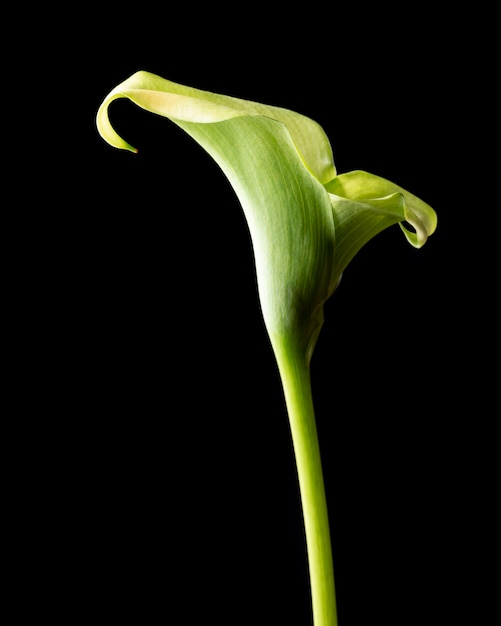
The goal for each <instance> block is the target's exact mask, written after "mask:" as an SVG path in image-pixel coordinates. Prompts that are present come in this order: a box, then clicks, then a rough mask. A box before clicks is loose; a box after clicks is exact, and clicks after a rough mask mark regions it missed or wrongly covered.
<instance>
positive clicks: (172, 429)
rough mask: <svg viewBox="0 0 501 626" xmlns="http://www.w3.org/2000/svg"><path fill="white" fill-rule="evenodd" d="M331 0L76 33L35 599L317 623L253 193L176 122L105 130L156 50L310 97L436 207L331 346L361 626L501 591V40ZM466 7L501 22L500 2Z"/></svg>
mask: <svg viewBox="0 0 501 626" xmlns="http://www.w3.org/2000/svg"><path fill="white" fill-rule="evenodd" d="M328 6H329V8H328V9H317V10H313V7H307V8H308V12H306V11H305V10H303V9H301V10H298V12H297V14H294V13H293V12H292V13H289V12H290V11H292V9H288V10H287V11H285V10H276V11H271V9H270V7H262V8H260V7H257V6H247V5H246V6H243V7H241V8H237V7H233V9H231V10H226V9H224V7H213V6H209V7H206V8H203V9H200V8H198V7H194V6H190V7H186V8H185V9H175V10H173V9H171V8H168V7H162V8H149V7H147V6H144V7H139V8H138V7H137V6H131V9H130V11H128V10H126V9H124V8H123V7H117V8H116V9H115V10H114V9H113V8H111V7H110V8H109V9H108V10H106V11H96V12H95V15H94V16H93V17H92V19H89V17H88V16H87V15H85V16H80V15H79V14H75V15H74V16H73V17H72V18H71V22H72V23H74V24H77V23H79V20H80V18H81V19H82V21H81V28H80V29H79V30H78V35H74V34H73V29H66V30H64V29H63V33H59V36H58V39H57V40H55V41H52V43H51V44H50V45H49V48H50V52H51V61H52V62H53V67H57V68H58V71H57V72H55V71H54V72H49V71H47V72H44V73H43V76H42V79H41V82H42V83H43V86H44V88H45V89H44V93H45V94H46V93H50V94H51V96H50V97H48V98H46V100H47V101H48V105H47V108H48V110H49V111H48V114H47V116H46V117H44V120H46V123H44V124H42V129H43V132H44V133H47V136H48V137H50V142H49V143H50V150H48V151H44V150H38V153H37V159H36V167H34V168H33V169H34V170H37V171H38V169H39V167H40V165H42V169H43V164H44V161H45V159H47V162H46V163H45V165H46V166H47V165H50V174H47V175H45V176H44V177H43V182H39V183H37V189H36V193H37V198H38V199H40V198H42V202H41V204H36V205H31V207H32V208H31V209H26V210H25V212H23V229H22V231H21V230H20V231H18V233H19V236H18V237H17V238H16V241H17V243H18V244H19V247H18V251H17V254H18V258H19V259H20V260H21V261H22V263H20V266H21V267H22V268H23V281H22V286H19V284H18V286H17V289H18V295H19V300H18V301H17V302H22V303H23V304H21V305H19V310H18V312H19V316H18V319H17V320H16V321H17V323H19V322H20V323H21V327H22V330H21V331H18V332H17V333H15V336H16V337H17V342H18V344H19V345H20V348H19V349H18V350H17V353H16V361H15V364H14V367H13V368H12V369H13V372H14V374H16V373H17V374H19V373H22V376H23V377H26V378H25V380H29V384H27V385H23V386H22V389H21V390H20V391H19V393H18V394H17V408H16V414H17V413H18V414H19V415H25V414H26V413H25V412H26V411H27V412H28V414H30V415H33V409H32V408H31V407H35V411H34V413H35V415H36V416H37V419H36V420H35V422H34V423H33V422H32V421H31V418H27V419H26V418H24V419H21V420H20V421H21V423H22V424H23V426H22V427H21V431H22V438H21V441H22V444H21V446H20V448H21V452H22V454H21V455H20V458H21V459H27V460H29V461H28V462H27V463H24V462H23V461H18V463H19V468H20V470H22V471H20V474H22V475H23V476H24V477H25V484H24V487H23V490H22V494H23V495H22V496H19V497H20V500H21V501H22V503H23V506H26V505H27V509H28V511H29V513H28V514H27V516H21V517H22V518H23V523H22V525H21V527H22V528H23V530H24V532H25V543H24V546H29V548H28V549H27V554H26V556H25V559H26V562H27V563H28V564H29V566H27V568H26V570H25V571H24V572H23V575H26V571H27V572H28V574H27V578H28V579H30V580H31V582H34V586H35V588H36V587H37V581H39V583H38V584H40V585H42V584H43V583H48V584H47V586H48V588H49V589H50V591H44V592H43V593H40V595H39V596H38V597H37V600H36V605H37V608H38V611H39V612H40V613H41V614H44V615H51V616H52V617H53V619H54V620H57V619H62V620H63V621H64V622H65V623H67V624H73V623H77V622H81V621H83V622H90V621H95V619H97V618H98V617H99V619H101V620H104V621H117V622H118V621H123V620H124V619H127V620H129V621H130V622H131V623H135V624H141V625H143V624H163V623H168V624H170V623H183V624H195V623H208V622H211V623H212V622H214V623H217V624H221V625H223V624H232V625H233V624H237V623H256V624H257V623H259V624H263V625H265V624H266V625H268V624H274V625H275V624H280V625H281V624H284V625H285V624H287V625H288V626H296V624H297V625H299V624H301V625H305V624H309V623H311V621H310V620H311V617H310V601H309V596H308V593H309V592H308V579H307V562H306V557H305V548H304V540H303V534H302V533H303V530H302V519H301V508H300V501H299V494H298V489H297V483H296V474H295V468H294V457H293V454H292V448H291V442H290V435H289V430H288V423H287V415H286V412H285V408H284V403H283V398H282V392H281V388H280V381H279V377H278V374H277V370H276V367H275V362H274V358H273V354H272V351H271V348H270V346H269V343H268V339H267V337H266V333H265V330H264V326H263V324H262V320H261V316H260V311H259V302H258V299H257V293H256V286H255V278H254V267H253V259H252V248H251V245H250V240H249V236H248V232H247V227H246V224H245V221H244V218H243V214H242V212H241V209H240V207H239V205H238V201H237V199H236V197H235V195H234V192H233V190H232V189H231V187H230V186H229V184H228V182H227V181H226V179H225V178H224V176H223V174H222V173H221V172H220V170H219V169H218V168H217V166H216V165H215V164H214V162H213V161H212V160H211V159H210V158H209V157H208V156H207V155H206V154H205V153H204V152H203V151H202V149H201V148H199V147H198V146H197V145H196V144H195V143H194V142H193V141H192V140H191V139H190V138H189V137H187V136H186V135H184V134H183V133H182V132H181V131H180V130H179V129H178V128H176V127H175V126H173V125H172V124H171V123H170V122H168V121H167V120H165V119H162V118H159V117H156V116H154V115H151V114H148V113H146V112H144V111H141V110H139V109H137V108H136V107H134V106H133V105H131V104H130V103H128V102H126V101H120V102H117V103H115V104H114V105H113V106H112V110H111V116H112V120H113V122H114V124H115V128H116V129H117V131H118V132H119V134H121V135H122V136H123V137H124V138H125V139H126V140H127V141H129V142H130V143H132V144H133V145H135V146H136V147H137V148H138V149H139V152H138V154H135V155H134V154H131V153H126V152H122V151H118V150H115V149H113V148H111V147H110V146H108V145H107V144H106V143H105V142H104V141H103V140H102V139H101V138H100V137H99V135H98V134H97V131H96V127H95V114H96V111H97V108H98V106H99V104H100V103H101V101H102V100H103V99H104V97H105V96H106V95H107V93H108V92H109V91H110V90H111V89H112V88H113V87H114V86H115V85H116V84H118V83H119V82H121V81H122V80H124V79H125V78H127V77H128V76H129V75H130V74H132V73H133V72H135V71H137V70H139V69H144V70H148V71H151V72H154V73H157V74H159V75H161V76H164V77H165V78H168V79H170V80H173V81H176V82H180V83H183V84H187V85H190V86H194V87H198V88H201V89H207V90H209V91H214V92H219V93H225V94H228V95H235V96H238V97H242V98H247V99H252V100H257V101H261V102H265V103H268V104H275V105H279V106H284V107H286V108H290V109H294V110H296V111H299V112H301V113H304V114H305V115H308V116H309V117H312V118H313V119H315V120H316V121H318V122H319V123H320V124H321V125H322V126H323V128H324V129H325V131H326V133H327V135H328V136H329V138H330V139H331V143H332V146H333V150H334V157H335V162H336V166H337V169H338V171H339V172H345V171H350V170H352V169H365V170H367V171H369V172H372V173H374V174H378V175H381V176H384V177H386V178H389V179H390V180H392V181H394V182H396V183H397V184H400V185H401V186H403V187H405V188H406V189H408V190H409V191H411V192H413V193H415V194H416V195H418V196H419V197H421V198H422V199H423V200H425V201H427V202H428V203H429V204H431V205H432V206H433V207H434V208H435V210H436V211H437V214H438V223H439V225H438V229H437V232H436V233H435V234H434V235H433V236H432V237H431V238H430V240H429V241H428V243H427V244H426V246H425V247H424V248H423V249H421V250H415V249H413V248H411V247H410V246H409V245H408V244H407V243H406V242H405V240H404V237H403V235H402V234H401V232H400V230H399V229H398V228H397V227H395V228H391V229H389V230H387V231H385V232H384V233H382V234H381V235H379V236H378V237H376V238H375V239H374V240H373V241H371V242H370V243H369V244H368V245H367V246H366V247H365V248H364V249H363V250H362V251H361V252H360V253H359V254H358V256H357V257H356V258H355V259H354V261H353V262H352V264H351V265H350V266H349V268H348V269H347V271H346V272H345V275H344V277H343V280H342V282H341V285H340V287H339V289H338V290H337V292H336V293H335V294H334V296H333V297H332V299H331V300H330V301H329V302H328V303H327V305H326V310H325V314H326V321H325V326H324V329H323V330H322V333H321V336H320V339H319V343H318V346H317V348H316V351H315V354H314V357H313V361H312V381H313V390H314V400H315V406H316V413H317V424H318V430H319V438H320V445H321V450H322V458H323V464H324V471H325V482H326V490H327V499H328V503H329V513H330V517H331V530H332V541H333V549H334V563H335V574H336V584H337V596H338V609H339V623H340V626H359V625H362V624H368V623H374V622H377V623H381V624H383V623H384V624H385V625H388V626H389V625H397V624H398V625H401V624H418V623H420V624H421V623H427V624H430V623H431V624H449V623H453V620H452V616H453V615H454V616H457V615H466V614H468V613H469V611H470V610H471V611H472V613H473V614H475V615H478V613H477V611H480V607H481V606H482V602H480V600H481V599H482V598H483V597H484V595H485V597H487V598H488V596H489V594H490V590H489V583H488V581H487V580H485V579H484V576H483V573H482V572H483V570H484V567H485V561H484V559H485V557H486V555H487V560H488V559H489V556H488V555H489V554H490V545H487V541H486V539H485V538H486V537H489V536H490V535H489V530H490V528H491V524H492V515H493V505H492V504H491V502H492V495H491V493H492V489H493V488H494V487H493V485H494V484H495V481H493V475H495V469H496V468H497V459H496V455H495V454H494V452H495V448H496V446H495V444H494V443H493V442H494V430H493V423H494V419H495V417H496V411H497V405H496V404H495V403H494V397H495V396H494V393H493V391H495V380H496V378H495V374H496V368H497V364H495V365H492V360H491V358H492V357H491V356H489V355H490V354H494V355H495V347H496V345H497V341H498V339H497V338H498V333H497V326H495V325H494V315H493V306H494V295H495V292H496V291H497V290H496V287H497V281H495V279H494V278H492V273H490V271H489V270H490V269H491V268H492V267H493V261H492V260H491V258H490V256H489V252H490V251H492V248H489V245H488V243H486V244H485V245H480V243H479V242H480V240H482V241H485V239H486V235H487V234H488V232H487V233H486V230H487V231H488V229H486V225H488V226H489V225H490V224H491V223H492V222H491V219H489V217H488V215H489V211H490V210H491V208H493V205H492V203H493V202H494V193H493V191H494V186H493V183H494V181H493V179H491V178H489V163H490V160H489V158H488V157H487V156H486V153H485V149H484V147H483V146H485V145H489V144H490V143H491V134H490V133H491V131H492V126H491V125H490V120H489V114H488V112H489V106H490V91H491V86H492V77H491V76H490V74H489V71H488V64H487V63H484V62H483V61H487V60H488V59H489V54H490V52H489V49H488V44H489V39H488V37H482V36H481V37H480V39H481V41H482V44H481V45H480V46H479V45H478V44H477V45H476V46H475V49H474V50H473V44H471V43H470V39H469V38H468V37H466V38H465V37H464V32H465V22H464V21H463V22H462V23H461V22H458V21H457V20H458V15H455V16H451V15H448V14H446V13H443V14H442V15H441V17H439V16H438V15H437V14H436V13H435V12H434V11H433V10H432V9H430V8H428V9H425V8H423V7H421V8H420V9H419V10H417V9H416V10H413V9H412V8H409V7H407V8H405V9H404V8H401V9H395V8H394V7H393V8H392V9H391V10H390V9H389V10H387V11H385V10H384V8H382V7H381V6H378V9H377V10H375V9H372V10H371V9H369V10H368V9H363V10H362V9H360V8H359V7H358V8H354V9H347V8H346V7H342V6H334V4H329V5H328ZM84 18H85V19H84ZM468 26H469V29H470V32H471V31H473V32H477V34H478V35H482V33H484V22H483V19H482V18H481V19H480V20H479V22H478V24H475V23H470V24H469V25H468ZM486 44H487V45H486ZM473 54H474V55H475V57H474V58H473ZM65 59H66V62H68V63H69V64H70V65H69V66H68V67H69V68H70V69H66V70H65V71H61V70H60V68H61V64H62V63H63V65H64V60H65ZM33 66H34V67H35V68H37V67H38V66H37V59H36V57H35V56H34V57H33ZM44 67H46V66H45V65H44ZM54 87H55V88H56V91H57V90H58V89H60V91H61V94H60V101H61V104H56V101H55V98H54V95H53V91H51V90H53V89H54ZM472 93H473V94H475V98H474V104H473V105H471V104H468V103H467V102H466V100H468V97H467V96H468V94H470V97H471V94H472ZM470 102H471V100H470ZM56 110H57V115H54V112H55V111H56ZM49 154H50V156H49ZM49 159H50V162H49ZM34 161H35V160H34V159H33V161H32V162H30V163H28V166H30V165H31V164H32V163H33V162H34ZM36 180H38V178H37V179H36ZM33 184H34V183H33V178H31V177H29V181H28V182H27V183H26V185H27V186H28V187H29V186H30V185H33ZM491 185H492V187H491ZM24 193H26V194H27V193H28V191H27V190H24V191H23V189H21V195H23V194H24ZM472 212H473V213H474V214H475V217H474V219H471V214H472ZM484 215H485V216H487V219H485V218H484V217H483V216H484ZM493 227H494V224H493ZM488 256H489V258H488ZM25 302H26V304H24V303H25ZM14 378H15V376H14ZM28 407H29V408H28ZM18 423H19V422H18ZM26 467H28V469H26ZM44 586H45V585H44ZM480 590H481V593H479V591H480Z"/></svg>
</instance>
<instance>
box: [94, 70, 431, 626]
mask: <svg viewBox="0 0 501 626" xmlns="http://www.w3.org/2000/svg"><path fill="white" fill-rule="evenodd" d="M118 98H128V99H129V100H131V101H132V102H134V103H135V104H136V105H138V106H139V107H142V108H143V109H146V110H148V111H150V112H153V113H156V114H158V115H161V116H164V117H166V118H168V119H169V120H171V121H172V122H173V123H175V124H176V125H178V126H179V127H180V128H182V129H183V130H184V131H185V132H186V133H187V134H188V135H190V136H191V137H192V138H193V139H195V140H196V141H197V142H198V143H199V144H200V146H202V147H203V148H204V149H205V150H206V151H207V152H208V153H209V154H210V155H211V156H212V157H213V158H214V160H215V161H216V162H217V163H218V164H219V166H220V167H221V169H222V171H223V172H224V174H225V175H226V176H227V178H228V180H229V181H230V183H231V185H232V187H233V188H234V190H235V192H236V194H237V197H238V199H239V201H240V203H241V205H242V208H243V211H244V214H245V218H246V220H247V223H248V226H249V230H250V234H251V239H252V245H253V250H254V258H255V265H256V274H257V282H258V289H259V299H260V304H261V308H262V312H263V318H264V322H265V325H266V329H267V332H268V334H269V337H270V340H271V343H272V346H273V350H274V353H275V356H276V359H277V363H278V367H279V370H280V374H281V378H282V382H283V387H284V393H285V399H286V403H287V409H288V415H289V419H290V423H291V430H292V434H293V441H294V451H295V456H296V461H297V468H298V475H299V481H300V489H301V497H302V503H303V512H304V521H305V530H306V538H307V547H308V559H309V567H310V581H311V588H312V603H313V616H314V623H315V626H334V625H335V624H337V617H336V602H335V593H334V574H333V568H332V558H331V548H330V535H329V526H328V520H327V509H326V504H325V493H324V487H323V479H322V469H321V463H320V454H319V450H318V441H317V434H316V427H315V420H314V411H313V403H312V398H311V386H310V378H309V377H310V371H309V364H310V359H311V356H312V354H313V350H314V346H315V344H316V341H317V338H318V335H319V332H320V329H321V327H322V324H323V305H324V303H325V302H326V300H327V299H328V298H329V297H330V296H331V295H332V293H333V292H334V290H335V289H336V287H337V285H338V283H339V281H340V279H341V275H342V273H343V272H344V270H345V268H346V267H347V265H348V264H349V262H350V261H351V259H352V258H353V257H354V255H355V254H356V253H357V252H358V251H359V250H360V249H361V248H362V247H363V246H364V245H365V244H366V243H367V242H368V241H369V240H370V239H372V238H373V237H374V236H375V235H377V234H378V233H379V232H381V231H382V230H384V229H386V228H388V227H389V226H392V225H396V224H399V225H400V227H401V228H402V230H403V232H404V235H405V237H406V238H407V240H408V241H409V243H410V244H411V245H412V246H414V247H416V248H420V247H421V246H423V245H424V244H425V242H426V240H427V238H428V236H429V235H431V234H432V233H433V232H434V231H435V228H436V226H437V218H436V214H435V212H434V210H433V209H432V208H431V207H430V206H429V205H428V204H426V203H425V202H423V201H422V200H420V199H419V198H417V197H416V196H414V195H413V194H411V193H409V192H407V191H406V190H404V189H402V188H401V187H399V186H398V185H396V184H394V183H392V182H390V181H388V180H386V179H383V178H381V177H379V176H375V175H373V174H369V173H367V172H363V171H353V172H349V173H345V174H337V172H336V168H335V165H334V161H333V155H332V149H331V146H330V143H329V140H328V138H327V136H326V134H325V133H324V131H323V129H322V128H321V126H320V125H319V124H317V123H316V122H315V121H313V120H311V119H309V118H308V117H305V116H304V115H301V114H299V113H296V112H294V111H290V110H288V109H284V108H280V107H276V106H268V105H265V104H260V103H257V102H251V101H247V100H242V99H239V98H235V97H230V96H225V95H220V94H215V93H211V92H207V91H202V90H199V89H195V88H193V87H188V86H184V85H180V84H177V83H174V82H171V81H169V80H166V79H164V78H161V77H159V76H156V75H154V74H151V73H148V72H144V71H141V72H137V73H135V74H134V75H132V76H131V77H130V78H128V79H127V80H125V81H124V82H122V83H121V84H120V85H118V86H117V87H115V88H114V89H113V90H112V91H111V92H110V93H109V94H108V96H107V97H106V98H105V99H104V101H103V103H102V105H101V106H100V108H99V111H98V113H97V128H98V131H99V133H100V134H101V136H102V137H103V139H105V140H106V141H107V142H108V143H109V144H111V145H112V146H115V147H116V148H121V149H126V150H131V151H136V150H135V148H134V147H133V146H131V145H130V144H128V143H127V142H126V141H124V140H123V139H122V138H121V137H120V136H119V135H118V134H117V133H116V132H115V130H114V129H113V127H112V125H111V123H110V120H109V116H108V109H109V105H110V103H111V102H113V101H114V100H116V99H118Z"/></svg>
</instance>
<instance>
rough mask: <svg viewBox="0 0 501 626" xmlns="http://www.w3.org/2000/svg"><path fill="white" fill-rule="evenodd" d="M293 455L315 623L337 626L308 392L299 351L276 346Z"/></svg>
mask: <svg viewBox="0 0 501 626" xmlns="http://www.w3.org/2000/svg"><path fill="white" fill-rule="evenodd" d="M275 355H276V358H277V362H278V367H279V370H280V376H281V379H282V385H283V388H284V394H285V400H286V404H287V411H288V415H289V422H290V428H291V433H292V440H293V445H294V454H295V458H296V466H297V473H298V478H299V488H300V492H301V503H302V509H303V519H304V526H305V533H306V545H307V551H308V564H309V573H310V587H311V600H312V606H313V623H314V626H337V624H338V621H337V610H336V596H335V587H334V568H333V562H332V549H331V540H330V531H329V520H328V514H327V502H326V497H325V487H324V480H323V473H322V464H321V458H320V448H319V444H318V435H317V427H316V422H315V413H314V408H313V398H312V392H311V378H310V368H309V364H308V362H307V359H306V358H305V356H304V353H303V352H302V351H301V350H297V349H294V348H293V347H291V345H290V344H289V345H283V344H281V345H280V346H277V345H275Z"/></svg>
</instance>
